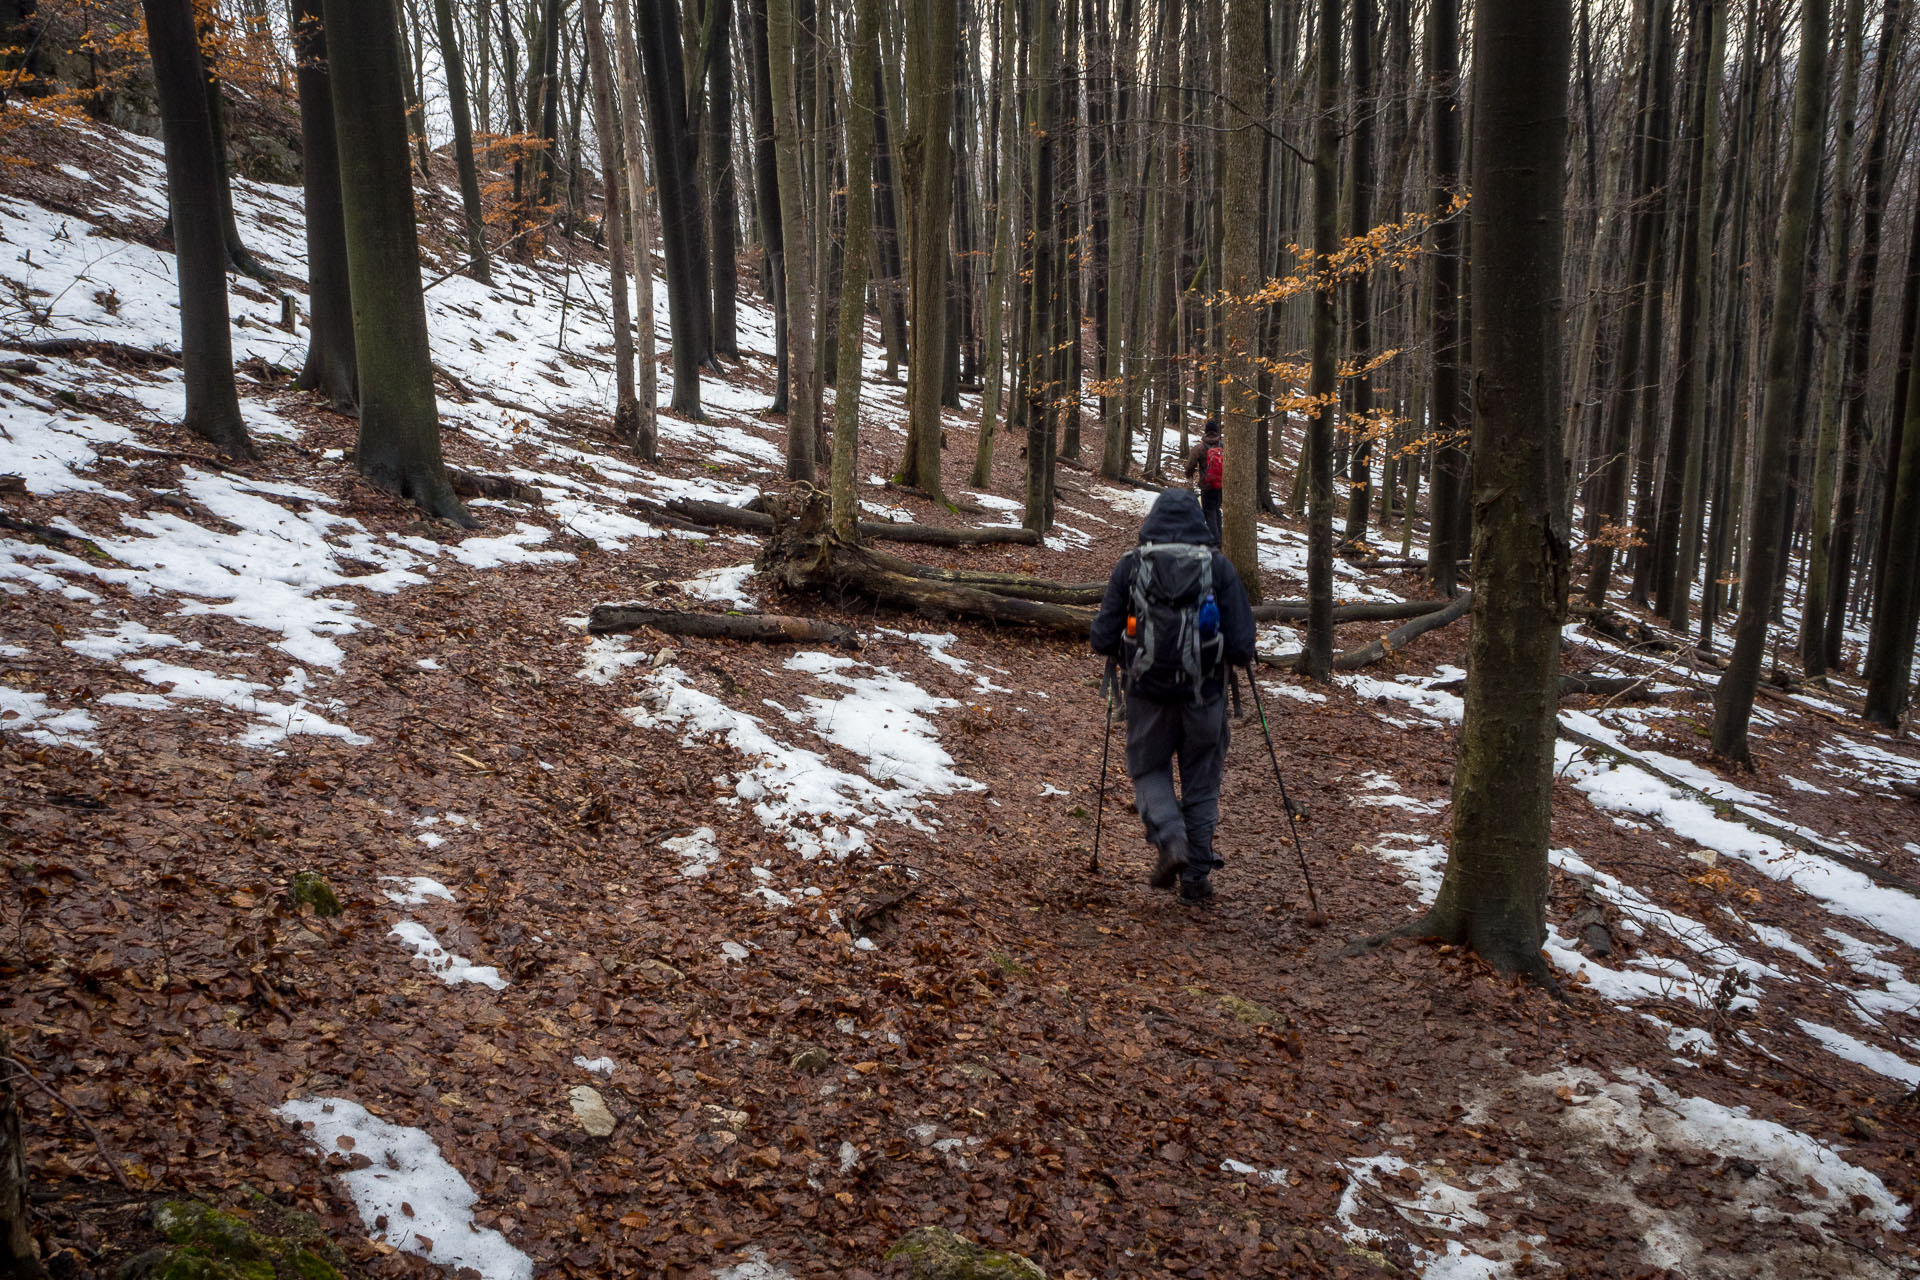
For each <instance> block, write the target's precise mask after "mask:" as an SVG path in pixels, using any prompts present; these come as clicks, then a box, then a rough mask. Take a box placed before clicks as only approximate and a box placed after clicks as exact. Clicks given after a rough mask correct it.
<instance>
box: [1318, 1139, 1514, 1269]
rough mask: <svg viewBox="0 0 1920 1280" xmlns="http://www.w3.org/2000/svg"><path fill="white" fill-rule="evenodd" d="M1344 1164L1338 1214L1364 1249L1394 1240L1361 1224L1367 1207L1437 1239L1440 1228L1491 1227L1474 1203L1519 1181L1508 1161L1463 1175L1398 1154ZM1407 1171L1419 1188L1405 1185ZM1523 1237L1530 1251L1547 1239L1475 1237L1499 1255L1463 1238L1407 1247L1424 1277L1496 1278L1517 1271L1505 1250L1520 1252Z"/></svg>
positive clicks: (1345, 1229)
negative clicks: (1467, 1184)
mask: <svg viewBox="0 0 1920 1280" xmlns="http://www.w3.org/2000/svg"><path fill="white" fill-rule="evenodd" d="M1342 1165H1343V1167H1344V1168H1345V1169H1346V1171H1347V1185H1346V1189H1345V1190H1344V1191H1342V1192H1341V1193H1340V1203H1339V1205H1338V1206H1336V1207H1335V1209H1334V1218H1335V1220H1336V1221H1337V1222H1338V1223H1339V1225H1340V1235H1341V1236H1343V1237H1344V1238H1345V1239H1347V1240H1349V1241H1351V1242H1352V1243H1354V1244H1356V1245H1359V1246H1360V1247H1361V1248H1363V1249H1374V1248H1378V1247H1379V1246H1381V1245H1384V1244H1388V1243H1391V1242H1392V1240H1393V1237H1392V1236H1390V1235H1389V1234H1387V1233H1386V1232H1384V1231H1379V1230H1375V1229H1373V1228H1371V1227H1367V1226H1363V1225H1362V1224H1361V1223H1360V1220H1359V1219H1360V1214H1361V1213H1362V1212H1363V1211H1364V1210H1366V1209H1368V1208H1373V1209H1382V1208H1390V1209H1391V1210H1392V1211H1393V1212H1394V1213H1395V1214H1397V1215H1398V1216H1400V1217H1401V1218H1403V1219H1405V1220H1406V1221H1407V1222H1409V1223H1411V1224H1412V1225H1413V1226H1414V1228H1415V1229H1416V1230H1417V1231H1418V1232H1419V1237H1418V1238H1424V1239H1428V1240H1432V1239H1433V1233H1435V1232H1446V1233H1448V1234H1457V1233H1459V1232H1460V1231H1461V1230H1462V1229H1463V1228H1466V1227H1485V1226H1487V1225H1488V1223H1489V1221H1490V1219H1489V1218H1488V1217H1487V1215H1486V1213H1484V1212H1483V1211H1482V1210H1480V1209H1479V1208H1477V1207H1476V1203H1475V1202H1476V1201H1478V1200H1479V1198H1480V1196H1481V1195H1482V1194H1484V1193H1485V1192H1486V1191H1487V1190H1489V1189H1497V1190H1511V1189H1512V1188H1513V1187H1514V1186H1515V1185H1517V1183H1518V1177H1517V1175H1516V1174H1515V1173H1514V1172H1513V1171H1512V1170H1511V1169H1509V1168H1507V1167H1506V1166H1496V1167H1494V1168H1492V1169H1486V1170H1480V1171H1478V1172H1476V1173H1474V1174H1472V1175H1463V1174H1461V1173H1458V1172H1455V1171H1454V1170H1451V1169H1448V1168H1446V1167H1445V1166H1438V1167H1435V1168H1433V1169H1426V1168H1420V1167H1417V1166H1415V1165H1411V1164H1409V1163H1407V1161H1405V1160H1403V1159H1401V1158H1400V1157H1399V1156H1395V1155H1377V1156H1360V1157H1358V1158H1356V1159H1352V1160H1346V1161H1343V1162H1342ZM1408 1175H1410V1176H1411V1177H1413V1178H1418V1179H1419V1182H1420V1185H1419V1188H1418V1189H1417V1190H1411V1191H1409V1190H1407V1189H1406V1188H1407V1186H1408V1183H1407V1182H1406V1181H1405V1180H1404V1179H1405V1178H1406V1177H1407V1176H1408ZM1385 1178H1394V1179H1396V1182H1395V1184H1394V1186H1393V1187H1392V1188H1391V1189H1388V1188H1385V1187H1382V1186H1381V1181H1382V1180H1383V1179H1385ZM1449 1178H1454V1179H1460V1180H1461V1181H1472V1182H1473V1183H1475V1184H1476V1188H1477V1189H1474V1190H1468V1189H1466V1188H1463V1187H1459V1186H1455V1185H1453V1183H1452V1182H1449V1181H1447V1179H1449ZM1523 1239H1524V1240H1525V1241H1526V1242H1527V1244H1528V1246H1529V1252H1530V1253H1531V1252H1532V1251H1531V1246H1532V1245H1534V1244H1538V1243H1542V1239H1541V1237H1539V1236H1527V1237H1522V1236H1519V1235H1509V1236H1506V1237H1503V1238H1502V1239H1500V1240H1493V1241H1488V1240H1476V1241H1475V1242H1474V1243H1475V1244H1476V1245H1477V1246H1479V1247H1480V1248H1484V1249H1489V1250H1490V1251H1492V1252H1495V1253H1498V1254H1500V1255H1502V1256H1500V1257H1498V1258H1489V1257H1485V1256H1483V1255H1481V1254H1478V1253H1475V1252H1474V1251H1473V1250H1471V1249H1469V1248H1467V1246H1466V1245H1464V1244H1462V1243H1461V1242H1460V1241H1458V1240H1445V1241H1435V1243H1438V1244H1440V1246H1441V1247H1440V1249H1439V1251H1438V1252H1436V1251H1434V1250H1431V1249H1427V1248H1425V1247H1423V1246H1421V1245H1418V1244H1414V1243H1412V1241H1408V1247H1409V1248H1410V1249H1411V1250H1412V1252H1413V1257H1414V1262H1415V1264H1416V1265H1417V1266H1418V1267H1419V1270H1420V1274H1421V1275H1422V1276H1427V1277H1441V1278H1444V1280H1492V1278H1493V1277H1496V1276H1509V1275H1511V1274H1513V1267H1512V1263H1511V1261H1510V1260H1509V1259H1508V1258H1507V1257H1506V1255H1507V1254H1510V1253H1514V1254H1517V1253H1518V1252H1519V1244H1520V1242H1521V1241H1522V1240H1523ZM1533 1256H1536V1257H1539V1256H1540V1255H1538V1254H1534V1255H1533Z"/></svg>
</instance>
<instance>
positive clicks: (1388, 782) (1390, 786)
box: [1353, 770, 1447, 813]
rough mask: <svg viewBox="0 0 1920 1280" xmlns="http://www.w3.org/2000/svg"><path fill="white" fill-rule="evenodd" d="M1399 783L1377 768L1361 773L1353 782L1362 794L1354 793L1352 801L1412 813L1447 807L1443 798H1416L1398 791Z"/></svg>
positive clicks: (1435, 810)
mask: <svg viewBox="0 0 1920 1280" xmlns="http://www.w3.org/2000/svg"><path fill="white" fill-rule="evenodd" d="M1399 785H1400V784H1399V783H1397V782H1395V781H1394V780H1393V779H1392V778H1391V777H1389V776H1388V775H1386V774H1384V773H1380V772H1378V771H1377V770H1375V771H1369V772H1367V773H1363V774H1361V775H1360V780H1359V781H1358V782H1357V783H1355V786H1357V787H1358V788H1359V790H1360V792H1361V793H1362V794H1358V795H1355V796H1354V797H1353V802H1354V803H1355V804H1358V805H1367V806H1369V807H1372V808H1394V809H1410V810H1412V811H1413V812H1414V813H1437V812H1439V811H1440V810H1442V809H1444V808H1446V807H1447V805H1446V802H1445V801H1444V800H1416V799H1414V798H1413V797H1412V796H1410V795H1407V794H1405V793H1404V792H1402V791H1400V790H1399V789H1398V788H1399Z"/></svg>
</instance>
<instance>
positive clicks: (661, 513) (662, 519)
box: [627, 498, 719, 538]
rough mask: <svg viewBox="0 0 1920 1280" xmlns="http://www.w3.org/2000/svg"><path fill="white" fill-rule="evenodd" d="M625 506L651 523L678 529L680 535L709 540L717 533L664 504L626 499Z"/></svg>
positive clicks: (712, 528)
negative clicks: (692, 535)
mask: <svg viewBox="0 0 1920 1280" xmlns="http://www.w3.org/2000/svg"><path fill="white" fill-rule="evenodd" d="M627 505H628V506H629V507H631V508H632V509H633V510H635V511H638V512H639V513H640V514H642V515H644V516H645V517H646V518H647V519H648V520H650V521H652V522H653V523H655V524H660V525H665V526H666V527H667V528H669V529H678V530H679V531H680V532H681V533H698V534H703V535H705V536H707V537H709V538H710V537H712V536H713V535H714V534H716V533H718V532H719V530H717V529H715V528H714V527H713V526H712V525H710V524H701V523H700V522H699V521H697V520H689V519H687V518H686V517H685V516H682V515H677V514H675V513H674V512H672V511H669V510H667V506H666V504H665V503H663V502H655V501H654V500H653V499H651V498H628V499H627Z"/></svg>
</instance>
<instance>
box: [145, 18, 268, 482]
mask: <svg viewBox="0 0 1920 1280" xmlns="http://www.w3.org/2000/svg"><path fill="white" fill-rule="evenodd" d="M142 7H143V8H144V9H145V11H146V17H147V48H148V50H149V52H150V53H151V55H152V58H153V83H154V92H155V94H156V96H157V97H158V98H159V100H160V122H161V131H162V136H163V137H164V138H165V141H166V151H167V206H168V209H169V211H170V214H171V217H172V219H173V256H174V274H175V275H176V276H177V277H178V279H179V282H180V358H181V363H182V365H183V366H184V367H185V374H186V391H187V414H186V419H185V421H184V424H183V425H185V427H186V428H187V429H188V430H189V431H192V432H193V433H195V434H196V435H200V436H204V437H205V438H206V439H207V440H209V441H211V442H212V443H213V445H214V446H215V447H216V448H219V449H223V450H225V451H226V452H228V453H230V454H232V455H234V456H235V457H243V458H244V457H252V456H253V443H252V441H250V440H249V439H248V438H247V427H246V423H245V422H243V421H242V420H241V417H240V397H239V393H238V392H237V391H236V390H235V389H234V385H233V337H232V334H231V331H230V330H229V328H228V317H227V246H226V243H225V240H224V238H223V237H222V236H221V233H220V173H219V167H218V165H217V163H216V162H215V159H214V138H213V126H212V124H211V123H210V122H209V120H208V117H207V91H206V89H205V85H206V84H207V73H206V69H205V67H204V66H203V65H202V63H201V60H200V39H199V34H198V32H197V31H196V30H195V28H194V22H193V5H192V3H191V0H144V3H143V5H142Z"/></svg>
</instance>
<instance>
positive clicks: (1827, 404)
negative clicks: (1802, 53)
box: [1800, 0, 1866, 679]
mask: <svg viewBox="0 0 1920 1280" xmlns="http://www.w3.org/2000/svg"><path fill="white" fill-rule="evenodd" d="M1841 15H1842V17H1841V42H1840V48H1841V54H1840V57H1841V63H1840V103H1839V114H1838V117H1837V118H1836V120H1835V125H1836V128H1835V129H1834V160H1833V172H1834V182H1833V197H1832V200H1833V203H1832V206H1831V207H1832V209H1833V213H1832V215H1831V219H1830V220H1831V222H1832V226H1833V252H1832V253H1830V254H1829V255H1828V259H1827V299H1828V302H1827V312H1828V316H1829V319H1830V323H1831V325H1832V331H1831V333H1830V335H1829V337H1828V339H1827V342H1826V355H1825V358H1824V360H1823V361H1822V367H1821V371H1820V429H1819V432H1818V434H1817V436H1816V437H1815V441H1814V451H1813V494H1812V500H1811V504H1810V505H1811V508H1812V510H1811V512H1810V513H1809V514H1810V518H1811V523H1812V528H1811V529H1810V530H1809V531H1808V536H1807V580H1806V586H1807V590H1806V597H1805V598H1804V599H1803V600H1802V601H1801V602H1800V667H1801V670H1803V671H1805V672H1806V673H1807V676H1808V677H1809V678H1810V679H1819V678H1820V677H1823V676H1825V675H1826V673H1827V592H1828V589H1829V580H1830V572H1829V570H1830V567H1831V566H1830V562H1829V557H1830V556H1831V554H1832V551H1833V489H1834V482H1835V475H1834V473H1835V472H1836V471H1837V470H1838V469H1839V465H1838V464H1839V444H1840V421H1839V419H1840V413H1841V410H1840V405H1839V403H1838V402H1839V401H1840V400H1841V399H1843V397H1842V396H1841V395H1840V379H1841V377H1842V373H1841V365H1842V357H1843V351H1844V348H1845V346H1846V343H1845V341H1844V339H1843V334H1844V332H1845V330H1844V320H1845V317H1846V314H1847V279H1848V274H1849V271H1850V264H1851V261H1852V258H1853V202H1854V190H1855V189H1854V182H1853V174H1852V165H1851V163H1850V161H1851V159H1852V156H1853V112H1854V105H1855V103H1856V101H1857V100H1858V98H1859V85H1860V62H1861V57H1862V52H1863V51H1862V49H1861V40H1862V38H1863V35H1864V31H1865V27H1866V3H1865V0H1842V6H1841Z"/></svg>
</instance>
